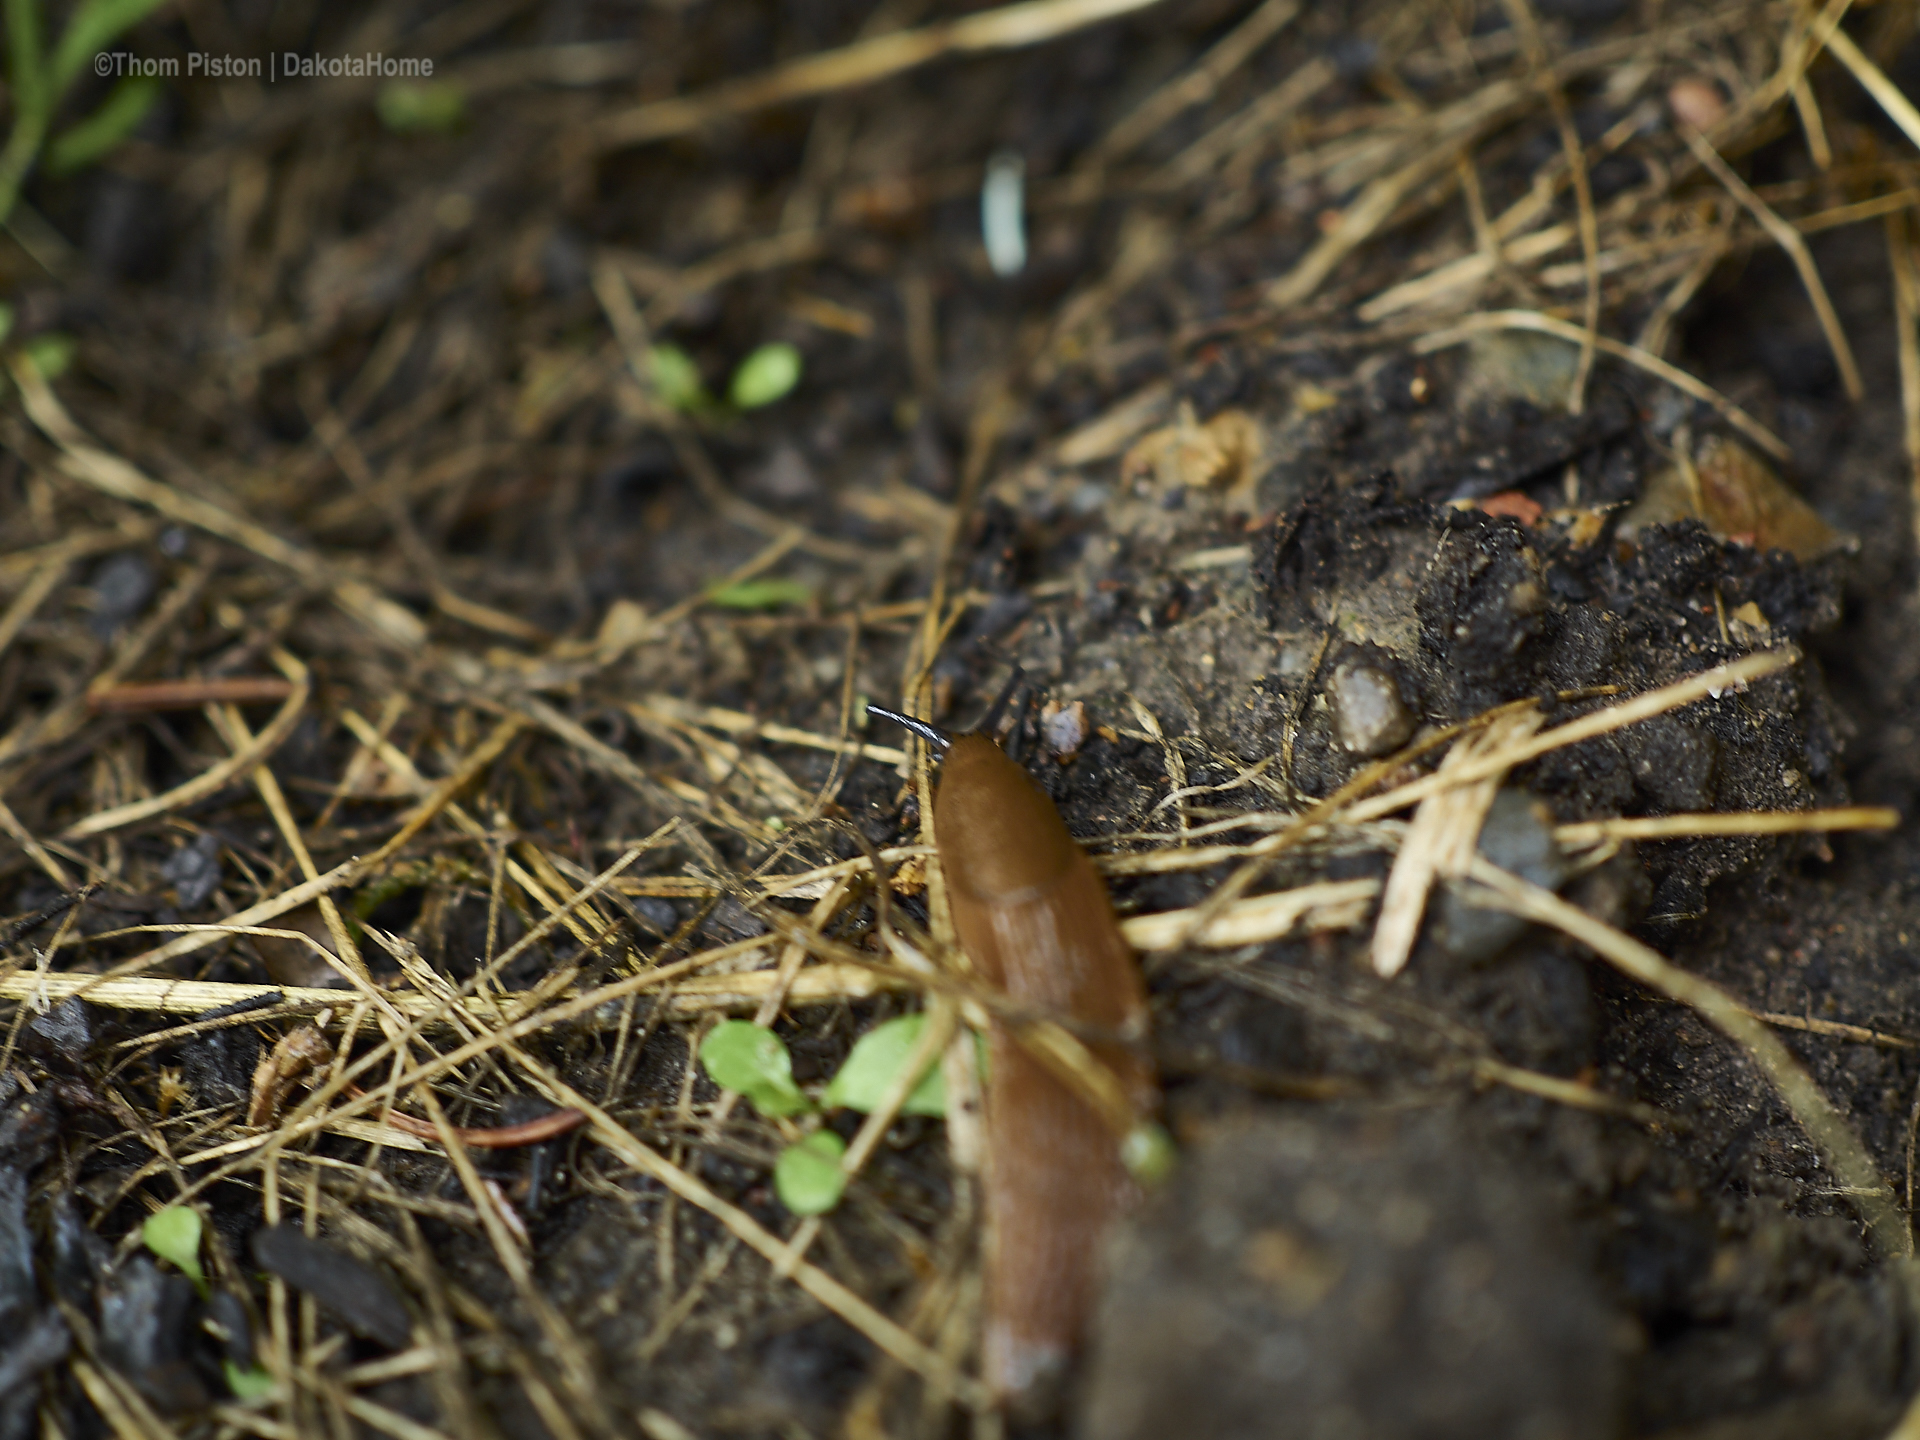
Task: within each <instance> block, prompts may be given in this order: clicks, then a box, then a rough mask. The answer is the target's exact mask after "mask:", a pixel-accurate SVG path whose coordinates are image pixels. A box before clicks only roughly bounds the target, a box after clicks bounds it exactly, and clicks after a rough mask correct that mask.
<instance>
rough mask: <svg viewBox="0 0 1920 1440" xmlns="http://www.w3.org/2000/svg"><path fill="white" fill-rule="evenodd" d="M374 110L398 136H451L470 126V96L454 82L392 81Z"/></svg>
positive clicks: (384, 123)
mask: <svg viewBox="0 0 1920 1440" xmlns="http://www.w3.org/2000/svg"><path fill="white" fill-rule="evenodd" d="M373 108H374V110H375V111H376V112H377V113H378V114H379V116H380V123H381V124H382V125H384V126H386V127H387V129H389V130H391V131H392V132H393V133H394V134H396V135H449V134H452V133H453V132H454V131H455V130H458V129H459V128H460V127H461V126H462V125H464V124H465V123H466V119H467V92H466V91H465V90H463V89H461V88H460V86H458V85H456V84H454V83H453V82H452V81H450V80H389V81H388V82H387V83H386V84H385V85H382V86H381V87H380V93H379V94H377V95H376V96H374V100H373Z"/></svg>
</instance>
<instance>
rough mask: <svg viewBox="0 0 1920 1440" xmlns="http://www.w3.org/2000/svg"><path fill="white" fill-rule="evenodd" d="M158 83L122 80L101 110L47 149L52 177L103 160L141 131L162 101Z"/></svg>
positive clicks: (156, 81)
mask: <svg viewBox="0 0 1920 1440" xmlns="http://www.w3.org/2000/svg"><path fill="white" fill-rule="evenodd" d="M160 90H161V85H160V82H159V81H158V80H149V79H147V78H145V77H144V76H135V77H132V78H129V79H126V80H122V81H121V82H120V83H119V84H118V85H116V86H114V87H113V91H112V93H111V94H109V95H108V96H107V98H106V99H105V100H103V101H101V102H100V108H99V109H98V110H95V111H94V112H93V114H91V115H89V116H88V117H87V118H86V119H84V120H82V121H80V123H79V124H77V125H74V126H72V127H70V128H68V129H66V130H63V131H62V132H61V133H60V134H59V135H57V136H55V137H54V140H53V143H52V144H51V145H49V146H48V147H47V157H46V167H47V173H48V174H51V175H71V174H72V173H73V172H74V171H76V170H84V169H85V168H86V167H87V166H89V165H91V164H93V162H94V161H96V160H101V159H104V158H105V157H106V156H107V154H108V153H109V152H110V151H112V150H114V149H115V148H116V147H117V146H118V145H119V144H120V142H121V141H122V140H125V139H126V138H127V137H128V136H129V135H131V134H133V132H134V131H135V130H136V129H138V128H139V125H140V122H141V121H142V120H144V119H146V118H147V111H149V110H151V109H152V108H153V102H154V101H156V100H158V99H159V98H160Z"/></svg>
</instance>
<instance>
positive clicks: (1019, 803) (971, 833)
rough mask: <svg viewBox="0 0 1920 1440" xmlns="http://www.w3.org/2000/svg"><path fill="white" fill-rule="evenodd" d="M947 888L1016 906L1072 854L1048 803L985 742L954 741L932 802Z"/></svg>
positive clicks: (958, 737) (1053, 877) (1057, 871)
mask: <svg viewBox="0 0 1920 1440" xmlns="http://www.w3.org/2000/svg"><path fill="white" fill-rule="evenodd" d="M933 830H934V838H935V839H936V840H937V841H938V842H939V845H940V863H941V864H942V866H943V867H944V868H945V870H946V873H947V883H948V884H950V885H952V886H955V887H956V888H958V889H960V890H962V891H964V892H965V893H966V894H968V895H971V896H974V897H976V898H978V899H982V900H996V901H998V900H1015V899H1020V898H1024V896H1025V895H1026V894H1027V893H1029V892H1033V891H1037V890H1040V889H1042V888H1044V887H1045V886H1047V885H1050V884H1051V883H1052V882H1053V881H1054V880H1056V879H1057V878H1058V877H1059V876H1060V874H1061V872H1063V871H1064V870H1065V869H1066V868H1067V866H1068V865H1070V864H1071V863H1072V861H1073V857H1074V856H1075V854H1077V853H1078V847H1077V846H1076V845H1075V844H1074V843H1073V837H1072V836H1071V835H1069V834H1068V833H1067V826H1066V822H1065V821H1063V820H1062V819H1061V818H1060V812H1059V811H1058V810H1057V809H1055V808H1054V804H1053V801H1052V800H1050V799H1048V798H1047V794H1046V792H1045V791H1043V790H1042V789H1041V788H1040V787H1039V786H1038V785H1036V784H1034V783H1033V779H1032V777H1031V776H1029V775H1028V774H1027V772H1026V771H1025V770H1023V769H1021V768H1020V767H1019V766H1018V765H1016V764H1015V763H1014V762H1013V761H1012V760H1010V759H1009V758H1008V757H1007V754H1006V752H1005V751H1004V750H1002V749H1001V748H1000V747H999V746H998V745H996V744H994V743H993V741H991V740H989V739H988V738H987V737H986V736H984V735H978V734H974V735H956V736H955V737H954V739H953V743H952V745H951V746H950V747H949V748H948V750H947V754H946V758H945V760H944V762H943V763H942V764H941V767H940V788H939V789H938V790H937V791H936V792H935V793H934V797H933Z"/></svg>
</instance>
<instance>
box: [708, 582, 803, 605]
mask: <svg viewBox="0 0 1920 1440" xmlns="http://www.w3.org/2000/svg"><path fill="white" fill-rule="evenodd" d="M706 600H707V603H708V604H709V605H718V606H719V607H720V608H721V609H723V610H778V609H780V608H781V607H782V606H783V605H807V604H810V603H812V601H813V587H812V586H810V585H803V584H801V583H800V582H799V581H798V580H782V579H779V578H777V577H772V578H768V579H764V580H738V581H735V582H734V583H733V584H731V585H716V586H714V587H713V589H711V590H709V591H707V594H706Z"/></svg>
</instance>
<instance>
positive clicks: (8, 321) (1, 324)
mask: <svg viewBox="0 0 1920 1440" xmlns="http://www.w3.org/2000/svg"><path fill="white" fill-rule="evenodd" d="M12 333H13V306H11V305H7V304H0V340H5V339H6V338H7V336H8V335H10V334H12ZM860 713H861V714H863V715H864V714H866V711H864V710H863V711H861V712H860Z"/></svg>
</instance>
